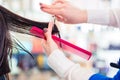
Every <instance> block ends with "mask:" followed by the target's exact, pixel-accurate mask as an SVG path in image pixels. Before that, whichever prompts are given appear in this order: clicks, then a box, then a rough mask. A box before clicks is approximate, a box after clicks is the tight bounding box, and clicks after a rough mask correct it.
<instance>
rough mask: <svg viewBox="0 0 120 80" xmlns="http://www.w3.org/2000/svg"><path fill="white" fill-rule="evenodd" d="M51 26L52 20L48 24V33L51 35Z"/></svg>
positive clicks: (52, 24)
mask: <svg viewBox="0 0 120 80" xmlns="http://www.w3.org/2000/svg"><path fill="white" fill-rule="evenodd" d="M53 26H54V20H53V19H52V20H51V21H50V22H49V24H48V31H49V32H50V33H52V28H53Z"/></svg>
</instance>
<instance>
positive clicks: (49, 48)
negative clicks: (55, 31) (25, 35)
mask: <svg viewBox="0 0 120 80" xmlns="http://www.w3.org/2000/svg"><path fill="white" fill-rule="evenodd" d="M53 25H54V23H53V22H49V25H48V28H44V30H43V31H44V35H45V37H46V40H43V44H42V45H43V47H44V49H45V51H46V54H47V55H48V56H49V55H50V54H51V53H52V52H53V51H54V50H56V49H58V46H57V44H56V43H55V42H54V41H53V39H52V37H51V33H52V27H53Z"/></svg>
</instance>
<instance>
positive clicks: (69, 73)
mask: <svg viewBox="0 0 120 80" xmlns="http://www.w3.org/2000/svg"><path fill="white" fill-rule="evenodd" d="M48 65H49V66H50V67H51V68H52V69H53V70H54V71H55V72H56V73H57V74H58V75H59V76H60V77H61V78H65V79H66V80H88V79H89V77H90V76H91V75H92V72H91V71H88V70H86V69H84V68H81V67H80V65H79V64H75V63H73V62H72V61H71V60H69V59H68V58H67V57H65V55H64V53H63V52H62V51H60V50H55V51H53V52H52V53H51V55H50V56H49V57H48Z"/></svg>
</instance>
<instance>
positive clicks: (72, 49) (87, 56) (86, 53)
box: [30, 26, 92, 60]
mask: <svg viewBox="0 0 120 80" xmlns="http://www.w3.org/2000/svg"><path fill="white" fill-rule="evenodd" d="M30 32H31V33H33V34H34V35H36V36H38V37H40V38H43V39H45V36H44V33H43V30H41V29H40V28H37V27H35V26H33V27H32V28H31V30H30ZM52 38H53V40H55V41H56V42H57V43H59V44H60V43H61V44H62V48H63V49H64V50H66V51H69V52H72V53H74V54H76V55H78V56H80V57H82V58H85V59H87V60H89V59H90V57H91V55H92V53H91V52H89V51H87V50H84V49H82V48H80V47H78V46H76V45H74V44H71V43H69V42H67V41H65V40H63V39H60V38H58V37H56V36H54V35H52ZM59 46H60V45H59Z"/></svg>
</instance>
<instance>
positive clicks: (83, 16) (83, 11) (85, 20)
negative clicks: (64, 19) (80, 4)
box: [79, 10, 87, 23]
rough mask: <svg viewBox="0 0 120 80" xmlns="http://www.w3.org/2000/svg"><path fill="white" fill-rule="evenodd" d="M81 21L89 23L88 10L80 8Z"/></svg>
mask: <svg viewBox="0 0 120 80" xmlns="http://www.w3.org/2000/svg"><path fill="white" fill-rule="evenodd" d="M79 19H80V20H79V21H80V23H87V10H80V17H79Z"/></svg>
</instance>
